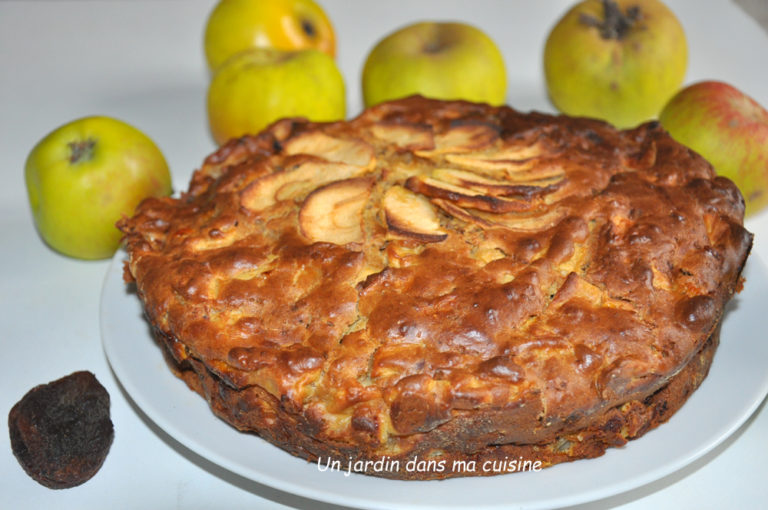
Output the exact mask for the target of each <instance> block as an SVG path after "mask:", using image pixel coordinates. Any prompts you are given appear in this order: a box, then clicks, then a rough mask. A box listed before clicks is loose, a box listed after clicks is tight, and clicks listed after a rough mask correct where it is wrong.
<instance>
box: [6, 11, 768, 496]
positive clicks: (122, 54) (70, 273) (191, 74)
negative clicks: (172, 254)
mask: <svg viewBox="0 0 768 510" xmlns="http://www.w3.org/2000/svg"><path fill="white" fill-rule="evenodd" d="M321 3H322V5H323V6H324V7H325V8H326V10H327V12H328V14H329V16H330V18H331V19H332V20H333V23H334V26H335V28H336V32H337V39H338V56H337V59H338V62H339V65H340V68H341V71H342V73H343V74H344V76H345V79H346V83H347V93H348V112H349V115H350V116H352V115H355V114H356V113H357V112H359V111H360V109H361V100H360V90H359V80H360V70H361V67H362V63H363V61H364V59H365V56H366V54H367V52H368V51H369V50H370V48H371V47H372V46H373V45H374V44H375V42H376V41H377V40H378V39H379V38H381V37H382V36H383V35H385V34H386V33H387V32H389V31H391V30H393V29H394V28H396V27H398V26H400V25H402V24H405V23H408V22H412V21H415V20H422V19H442V20H448V19H453V20H462V21H465V22H468V23H472V24H474V25H476V26H478V27H480V28H482V29H483V30H484V31H486V32H487V33H488V34H489V35H490V36H491V37H492V38H493V39H494V40H496V42H497V43H498V44H499V46H500V48H501V49H502V51H503V53H504V56H505V59H506V63H507V70H508V75H509V92H508V102H509V104H510V105H512V106H513V107H516V108H518V109H520V110H530V109H537V110H542V111H552V107H551V105H550V104H549V102H548V100H547V98H546V94H545V89H544V86H543V80H542V76H541V52H542V48H543V43H544V40H545V37H546V34H547V32H548V30H549V29H550V28H551V26H552V25H553V24H554V22H555V21H556V20H557V19H558V17H559V16H560V15H561V14H562V13H563V12H564V11H565V10H566V9H567V7H568V5H569V4H570V2H568V1H565V0H557V1H555V0H551V1H549V0H547V1H536V2H534V1H524V0H506V1H505V0H497V1H489V0H475V1H472V2H468V1H446V0H443V1H440V0H433V1H426V0H397V1H392V0H386V1H381V0H380V1H363V0H322V1H321ZM667 3H668V5H670V7H671V8H672V9H673V10H674V11H675V12H676V13H677V14H678V17H679V18H680V19H681V21H682V23H683V25H684V28H685V30H686V33H687V35H688V41H689V48H690V64H689V71H688V75H687V78H686V82H687V83H691V82H694V81H698V80H701V79H720V80H724V81H728V82H730V83H732V84H734V85H735V86H737V87H738V88H740V89H742V90H743V91H745V92H747V93H748V94H749V95H751V96H752V97H754V98H755V99H757V100H758V101H759V102H760V103H761V104H763V105H768V56H767V55H768V35H767V34H766V32H765V31H764V30H763V29H761V27H760V26H759V25H758V24H757V23H756V22H755V21H754V20H753V19H752V18H750V17H749V16H748V15H747V14H746V13H745V12H744V11H742V10H741V9H740V8H739V7H738V6H737V5H736V4H734V3H733V2H731V1H728V0H708V1H706V2H702V1H698V0H674V1H673V0H669V1H668V2H667ZM764 4H765V2H764ZM212 5H213V2H212V1H202V0H200V1H182V0H177V1H168V0H167V1H161V0H154V1H150V0H141V1H128V0H126V1H64V0H59V1H48V2H46V1H31V2H30V1H28V2H8V1H5V2H0V177H2V179H1V180H0V182H2V183H3V184H2V186H0V239H2V248H1V251H0V272H1V273H0V319H1V320H0V324H2V326H3V330H2V337H0V342H2V351H0V352H2V362H1V363H2V370H0V412H1V413H2V414H3V416H5V415H7V412H8V411H9V410H10V408H11V407H12V405H13V404H14V403H15V402H16V401H17V400H18V399H19V398H21V396H22V395H23V394H24V393H25V392H26V391H28V390H29V389H30V388H31V387H33V386H35V385H37V384H40V383H44V382H48V381H50V380H53V379H57V378H59V377H61V376H63V375H66V374H69V373H71V372H73V371H75V370H82V369H85V370H90V371H92V372H94V373H95V374H96V376H97V377H98V378H99V380H100V381H101V382H102V383H103V384H104V385H105V386H106V388H107V389H108V391H109V392H110V394H111V397H112V420H113V422H114V424H115V428H116V436H115V442H114V444H113V445H112V449H111V451H110V453H109V456H108V457H107V460H106V462H105V464H104V466H103V468H102V469H101V471H100V472H99V473H98V474H97V475H96V476H95V477H94V478H93V479H92V480H90V481H89V482H87V483H86V484H84V485H82V486H80V487H77V488H74V489H69V490H63V491H52V490H49V489H46V488H44V487H42V486H40V485H38V484H37V483H36V482H34V481H32V480H31V479H30V478H28V477H27V476H26V474H24V472H23V471H22V470H21V468H20V467H19V465H18V463H17V462H16V460H15V458H14V457H13V455H12V454H11V450H10V444H9V440H8V434H7V432H2V433H0V508H22V507H23V508H62V509H63V508H78V509H81V508H153V509H166V508H192V509H197V508H199V509H205V508H223V507H226V508H230V509H239V508H243V509H245V508H266V509H269V508H286V506H283V505H287V506H288V507H298V508H331V506H330V505H324V504H320V503H316V502H312V501H309V500H306V499H303V498H300V497H296V496H293V495H289V494H285V493H281V492H279V491H276V490H273V489H270V488H268V487H264V486H261V485H258V484H255V483H253V482H250V481H249V480H246V479H244V478H241V477H239V476H236V475H233V474H231V473H229V472H227V471H225V470H223V469H221V468H218V467H217V466H215V465H214V464H212V463H210V462H208V461H207V460H205V459H203V458H201V457H199V456H197V455H196V454H195V453H193V452H191V451H189V450H187V449H186V448H184V447H183V446H181V445H180V444H178V443H176V442H175V441H174V440H173V439H172V438H170V437H169V436H167V435H166V434H165V433H164V432H162V431H161V430H160V429H159V428H158V427H156V426H155V425H154V424H152V423H151V422H150V421H149V420H148V419H147V418H146V417H144V416H143V415H142V413H141V411H140V410H139V409H138V408H136V407H135V406H133V405H132V404H131V403H130V400H129V399H128V398H127V396H126V394H124V393H123V392H122V390H121V388H120V387H119V385H118V383H117V381H116V379H115V377H114V375H113V374H112V372H111V371H110V368H109V365H108V363H107V360H106V358H105V356H104V353H103V351H102V348H101V343H100V337H99V295H100V291H101V285H102V281H103V278H104V275H105V273H106V270H107V267H108V262H106V261H104V262H83V261H77V260H73V259H69V258H66V257H64V256H61V255H58V254H56V253H54V252H53V251H51V250H50V249H48V248H47V247H46V246H45V245H44V244H43V243H42V241H41V240H40V238H39V236H38V235H37V233H36V231H35V229H34V226H33V223H32V219H31V215H30V212H29V207H28V204H27V199H26V194H25V189H24V181H23V168H24V161H25V158H26V156H27V154H28V152H29V150H30V149H31V148H32V147H33V146H34V144H35V143H36V142H37V141H38V140H39V139H40V138H41V137H42V136H44V135H45V134H47V133H48V132H49V131H51V130H52V129H53V128H55V127H56V126H58V125H60V124H63V123H65V122H68V121H70V120H73V119H75V118H78V117H81V116H85V115H91V114H105V115H111V116H115V117H118V118H121V119H123V120H125V121H127V122H129V123H131V124H133V125H134V126H136V127H138V128H140V129H141V130H143V131H144V132H146V133H147V134H148V135H149V136H150V137H152V138H153V139H154V140H155V141H156V142H157V144H158V145H159V146H160V147H161V149H162V150H163V152H164V153H165V155H166V157H167V159H168V162H169V164H170V166H171V168H172V171H173V177H174V187H175V189H176V190H180V189H184V187H185V186H186V182H187V181H188V179H189V176H190V174H191V172H192V171H193V170H194V169H195V168H196V167H197V166H198V165H199V164H200V162H201V161H202V159H203V158H204V157H205V155H206V154H208V153H209V152H210V151H211V150H212V149H213V148H214V146H213V142H212V141H211V139H210V136H209V134H208V131H207V125H206V120H205V108H204V97H205V90H206V86H207V80H208V74H207V70H206V68H205V63H204V59H203V53H202V30H203V26H204V23H205V19H206V16H207V14H208V12H209V11H210V9H211V8H212ZM766 8H767V9H768V7H766ZM747 226H748V228H750V230H752V231H753V232H755V233H756V243H755V249H754V252H753V256H754V257H758V258H761V259H762V260H763V261H765V260H766V256H767V255H768V247H766V244H768V242H764V241H763V239H764V238H768V213H763V214H761V215H759V216H757V217H755V218H751V219H749V221H748V222H747ZM759 322H760V321H759V320H757V321H756V323H759ZM766 367H767V368H766V369H767V370H768V364H767V365H766ZM764 407H765V406H764V405H763V406H762V407H761V408H760V409H759V410H758V412H757V413H756V414H755V415H754V416H753V417H752V419H750V420H749V421H748V422H747V423H746V424H745V425H744V426H743V427H742V428H741V429H740V430H739V431H738V432H737V433H736V434H734V435H733V436H732V437H731V438H729V439H728V440H727V441H726V442H725V443H723V444H722V445H720V446H719V447H717V448H716V449H715V450H714V451H712V452H710V453H709V454H707V455H705V456H704V457H703V458H701V459H699V460H697V461H696V462H694V463H693V464H691V465H690V466H688V467H687V468H685V469H683V470H681V471H679V472H676V473H674V474H673V475H670V476H668V477H666V478H664V479H662V480H659V481H657V482H654V483H652V484H650V485H647V486H644V487H641V488H639V489H636V490H633V491H631V492H629V493H625V494H623V495H619V496H615V497H611V498H609V499H607V500H602V501H598V502H595V503H591V504H588V505H586V506H582V507H580V508H613V507H617V506H618V507H621V508H625V509H645V508H658V509H678V508H725V507H734V508H762V507H764V506H765V505H766V504H768V503H766V501H768V485H767V484H766V480H768V411H766V410H765V409H764ZM712 412H713V414H714V413H716V412H717V410H716V409H713V410H712ZM595 483H596V484H599V480H595ZM511 501H513V499H511ZM414 502H415V503H418V501H414Z"/></svg>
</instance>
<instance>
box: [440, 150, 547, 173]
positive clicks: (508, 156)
mask: <svg viewBox="0 0 768 510" xmlns="http://www.w3.org/2000/svg"><path fill="white" fill-rule="evenodd" d="M543 154H549V155H551V151H547V149H546V148H545V147H544V146H543V145H542V144H541V143H532V144H530V145H522V144H520V145H507V146H506V147H502V148H501V149H498V150H495V151H484V152H479V151H472V152H469V153H459V154H447V155H446V156H445V159H446V160H447V161H448V162H449V163H452V164H454V165H456V166H459V167H462V168H467V169H477V170H484V171H487V172H506V173H514V172H522V171H524V170H528V169H529V168H532V167H535V166H537V165H539V163H540V162H541V161H542V155H543Z"/></svg>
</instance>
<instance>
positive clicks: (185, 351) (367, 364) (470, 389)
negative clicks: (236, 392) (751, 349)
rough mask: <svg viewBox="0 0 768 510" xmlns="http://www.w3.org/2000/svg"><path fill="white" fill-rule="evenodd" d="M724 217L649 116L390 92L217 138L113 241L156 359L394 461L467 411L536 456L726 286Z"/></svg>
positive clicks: (688, 334) (689, 345)
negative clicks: (167, 354)
mask: <svg viewBox="0 0 768 510" xmlns="http://www.w3.org/2000/svg"><path fill="white" fill-rule="evenodd" d="M743 213H744V203H743V199H742V197H741V195H740V194H739V192H738V190H737V188H736V187H735V186H734V185H733V184H732V183H731V182H730V181H729V180H727V179H725V178H721V177H716V176H715V174H714V172H713V170H712V168H711V166H710V165H709V164H708V163H707V162H706V161H705V160H704V159H702V158H701V157H700V156H698V155H697V154H695V153H693V152H691V151H689V150H688V149H686V148H684V147H683V146H681V145H679V144H678V143H676V142H675V141H674V140H672V139H671V138H670V137H669V136H668V135H667V134H666V133H665V132H664V130H663V129H662V128H660V127H659V126H658V124H656V123H649V124H644V125H641V126H639V127H637V128H636V129H633V130H629V131H617V130H615V129H613V128H612V127H610V126H609V125H607V124H605V123H602V122H599V121H594V120H587V119H573V118H567V117H562V116H559V117H557V116H550V115H545V114H539V113H531V114H521V113H519V112H516V111H514V110H512V109H510V108H508V107H489V106H487V105H479V104H472V103H466V102H440V101H432V100H427V99H424V98H420V97H413V98H408V99H405V100H400V101H395V102H391V103H385V104H382V105H379V106H376V107H374V108H372V109H369V110H367V111H365V112H364V113H363V114H362V115H360V116H359V117H357V118H356V119H353V120H351V121H348V122H337V123H328V124H315V123H310V122H307V121H304V120H300V119H288V120H283V121H279V122H277V123H276V124H274V125H272V126H271V127H270V128H268V129H267V130H266V131H264V132H262V133H261V134H259V135H258V136H246V137H243V138H241V139H238V140H233V141H231V142H229V143H228V144H226V145H224V146H223V147H221V148H220V149H219V150H218V151H216V152H215V153H214V154H212V155H211V156H209V157H208V158H207V159H206V160H205V162H204V164H203V166H202V168H201V169H199V170H198V171H197V172H196V173H195V174H194V177H193V179H192V182H191V185H190V188H189V191H188V192H187V193H184V194H182V196H181V197H180V198H153V199H148V200H146V201H144V202H143V203H142V204H141V205H140V207H139V208H138V209H137V212H136V215H135V216H134V217H133V218H130V219H127V220H124V221H123V222H122V223H121V225H120V226H121V229H122V230H123V231H124V232H125V234H126V243H127V251H128V254H129V260H128V262H127V264H126V268H127V273H126V274H127V278H128V279H135V281H136V282H137V288H138V293H139V295H140V297H141V299H142V300H143V302H144V304H145V308H146V312H147V314H148V317H149V319H150V321H151V322H152V323H153V325H154V326H155V327H156V328H158V329H159V330H160V331H161V332H162V333H163V334H164V335H166V336H167V337H170V338H172V339H174V341H175V342H176V344H175V347H174V355H175V356H176V357H177V358H178V359H184V358H193V359H195V360H198V361H201V362H203V363H204V364H205V365H206V366H207V368H208V369H209V370H210V371H212V372H213V373H215V374H216V375H218V376H219V377H220V378H221V379H222V380H223V381H225V382H226V384H228V385H229V386H231V387H233V388H242V387H246V386H249V385H258V386H259V387H261V388H263V389H265V390H266V391H268V392H269V393H271V394H272V395H274V396H275V397H276V398H277V399H279V400H280V401H281V405H283V406H285V408H286V409H292V410H294V411H295V412H296V413H298V414H301V415H302V416H303V417H304V418H305V419H306V422H307V423H309V424H310V425H309V426H310V427H311V428H312V433H313V434H314V435H315V436H316V437H318V438H321V439H323V438H324V439H327V440H330V441H333V440H338V441H352V442H356V443H360V444H369V445H372V446H377V447H387V445H388V444H389V445H391V446H389V447H391V448H396V449H403V448H407V444H408V441H409V439H408V438H409V437H413V438H414V439H413V440H414V441H416V440H418V436H419V434H420V433H424V432H428V431H430V430H433V429H435V428H436V427H438V426H439V425H441V424H443V423H446V422H449V421H451V420H454V419H457V418H458V417H461V416H466V415H469V414H472V413H482V414H484V415H485V416H497V417H498V416H503V417H504V418H503V419H502V420H498V419H497V420H495V421H494V422H493V423H494V432H493V434H496V435H497V436H498V437H497V439H498V441H499V442H500V443H501V442H505V441H506V442H510V441H516V442H536V441H541V440H543V439H544V438H548V437H553V435H554V434H557V433H558V431H562V430H564V429H568V428H569V427H577V426H578V425H579V423H583V422H584V421H585V420H588V418H589V416H590V415H591V414H593V413H595V412H598V411H599V410H600V409H604V408H606V407H607V406H615V405H618V404H620V403H622V402H624V401H627V400H628V399H630V398H632V397H633V396H636V395H638V394H641V393H643V392H648V391H650V390H653V388H657V387H661V386H662V385H663V384H664V383H665V382H666V381H667V380H668V379H669V378H670V377H672V376H673V375H674V374H676V373H677V372H678V371H679V370H680V369H681V367H683V366H684V365H685V364H686V363H687V362H688V360H689V359H690V358H691V357H692V356H693V355H694V353H695V352H696V351H697V350H698V349H699V348H700V347H701V345H702V344H703V343H704V342H705V340H706V339H707V338H708V337H709V335H710V334H711V333H712V332H713V329H714V328H715V326H716V324H717V322H718V320H719V318H720V315H721V314H722V311H723V308H724V305H725V302H726V301H727V299H728V298H729V297H730V295H731V294H732V292H733V291H734V287H735V286H736V284H737V283H736V282H737V281H738V274H739V272H740V270H741V267H742V265H743V263H744V261H745V258H746V256H747V253H748V251H749V248H750V246H751V235H750V234H749V233H748V232H747V231H746V230H745V229H744V228H743V227H742V219H743ZM505 424H506V425H505ZM478 426H480V425H478ZM392 437H397V438H398V442H396V443H394V442H392V441H390V438H392ZM395 453H396V452H395Z"/></svg>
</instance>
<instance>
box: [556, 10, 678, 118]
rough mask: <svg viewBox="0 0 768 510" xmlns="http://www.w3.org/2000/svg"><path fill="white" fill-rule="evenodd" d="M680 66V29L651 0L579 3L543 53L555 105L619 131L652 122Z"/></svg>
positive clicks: (673, 87)
mask: <svg viewBox="0 0 768 510" xmlns="http://www.w3.org/2000/svg"><path fill="white" fill-rule="evenodd" d="M687 66H688V46H687V42H686V37H685V32H684V31H683V27H682V26H681V24H680V22H679V21H678V19H677V17H676V16H675V15H674V13H673V12H672V11H671V10H669V8H667V6H666V5H664V4H663V3H662V2H660V1H658V0H643V1H642V2H638V1H637V0H584V1H582V2H580V3H578V4H576V5H575V6H573V7H572V8H571V9H570V10H569V11H568V12H567V13H566V14H565V15H564V16H563V17H562V19H560V21H558V22H557V24H556V25H555V26H554V28H553V29H552V30H551V32H550V33H549V36H548V37H547V41H546V45H545V47H544V75H545V79H546V84H547V90H548V92H549V97H550V99H551V101H552V103H553V104H554V105H555V107H556V108H557V109H558V110H560V111H561V112H563V113H566V114H568V115H574V116H585V117H594V118H598V119H603V120H606V121H608V122H611V123H612V124H614V125H615V126H617V127H620V128H628V127H632V126H635V125H637V124H639V123H641V122H644V121H647V120H649V119H654V118H656V117H657V116H658V114H659V112H660V111H661V109H662V108H663V107H664V104H666V102H667V101H668V100H669V98H670V97H672V95H673V94H674V93H675V92H677V90H678V89H679V88H680V86H681V84H682V83H683V79H684V78H685V72H686V68H687Z"/></svg>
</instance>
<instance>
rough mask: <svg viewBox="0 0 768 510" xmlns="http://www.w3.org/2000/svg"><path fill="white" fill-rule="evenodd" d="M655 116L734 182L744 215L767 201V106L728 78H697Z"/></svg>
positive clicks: (676, 137)
mask: <svg viewBox="0 0 768 510" xmlns="http://www.w3.org/2000/svg"><path fill="white" fill-rule="evenodd" d="M659 121H660V122H661V125H662V126H663V127H664V128H665V129H666V130H667V131H669V134H670V135H672V138H674V139H675V140H677V141H678V142H680V143H682V144H683V145H686V146H688V147H689V148H691V149H693V150H694V151H696V152H698V153H699V154H701V155H702V156H703V157H704V158H705V159H706V160H708V161H709V162H710V163H711V164H712V166H713V167H714V168H715V171H716V172H717V173H718V174H719V175H722V176H724V177H728V178H729V179H731V180H732V181H733V182H734V183H735V184H736V186H738V188H739V190H741V193H742V195H744V201H745V203H746V215H747V216H749V215H750V214H754V213H755V212H757V211H759V210H760V209H762V208H764V207H765V206H766V205H768V111H766V109H765V108H763V107H762V106H761V105H760V104H758V103H757V102H756V101H755V100H754V99H752V98H751V97H749V96H748V95H746V94H744V93H743V92H741V91H740V90H738V89H736V88H735V87H733V86H732V85H729V84H727V83H723V82H719V81H702V82H698V83H694V84H692V85H689V86H688V87H685V88H684V89H682V90H681V91H680V92H678V93H677V94H676V95H675V96H674V97H673V98H672V99H671V100H670V101H669V103H667V105H666V106H665V107H664V109H663V110H662V112H661V115H659Z"/></svg>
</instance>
